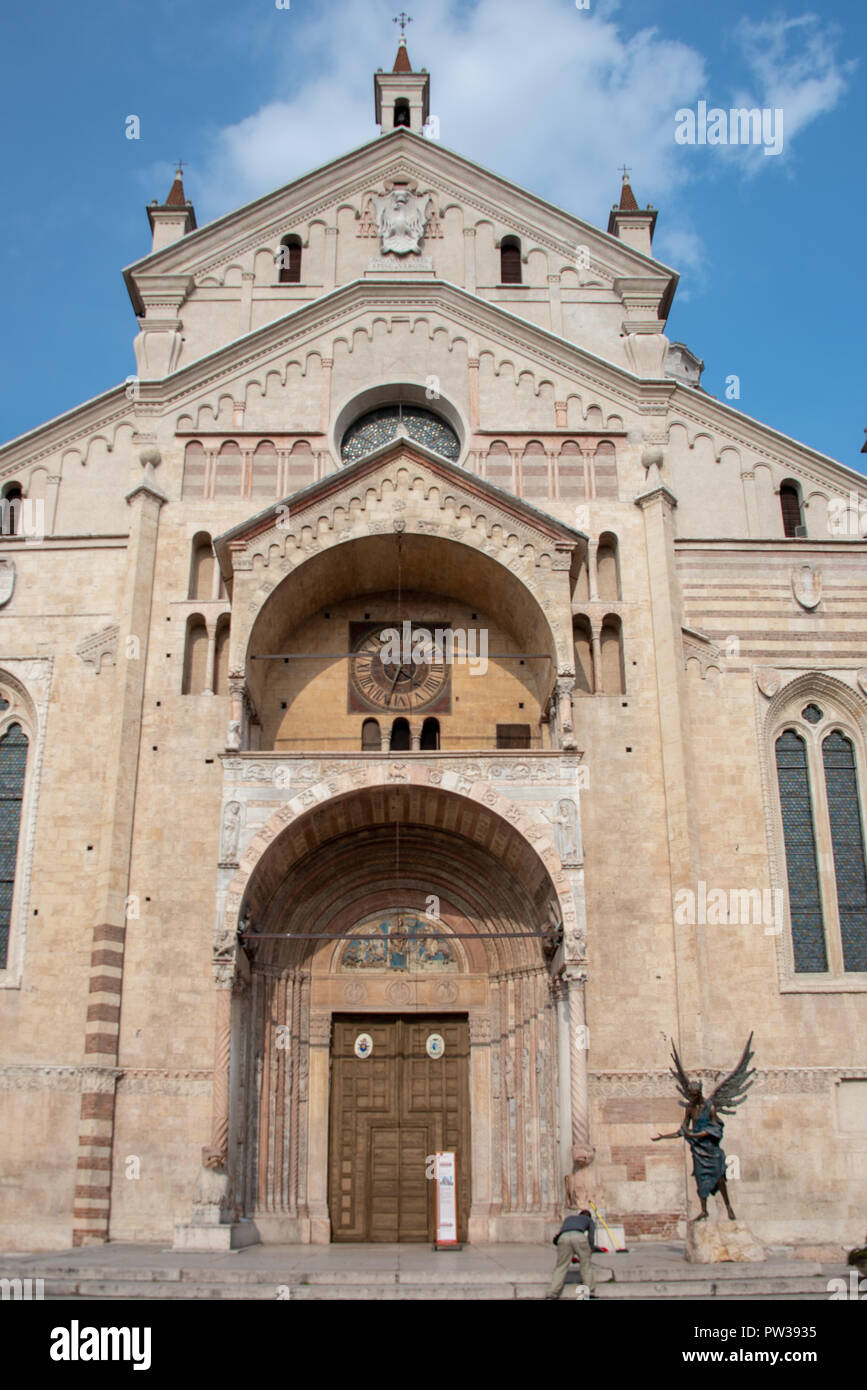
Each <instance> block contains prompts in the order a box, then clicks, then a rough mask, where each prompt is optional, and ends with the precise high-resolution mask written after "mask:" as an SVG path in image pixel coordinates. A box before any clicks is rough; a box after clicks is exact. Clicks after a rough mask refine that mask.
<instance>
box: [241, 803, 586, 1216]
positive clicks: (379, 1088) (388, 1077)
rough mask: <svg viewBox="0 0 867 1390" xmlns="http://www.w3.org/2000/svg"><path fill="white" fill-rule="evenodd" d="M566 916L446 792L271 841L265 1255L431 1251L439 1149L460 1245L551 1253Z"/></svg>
mask: <svg viewBox="0 0 867 1390" xmlns="http://www.w3.org/2000/svg"><path fill="white" fill-rule="evenodd" d="M555 901H556V893H555V890H554V886H553V883H552V880H551V878H550V875H549V873H548V871H547V869H546V867H545V865H544V863H543V862H542V860H541V859H540V858H539V856H538V854H537V853H536V851H535V850H534V849H533V847H532V846H531V845H530V844H529V843H528V841H527V840H526V839H525V838H524V837H523V836H522V834H521V833H520V831H519V830H518V829H517V828H515V827H513V826H511V825H509V824H508V823H506V822H505V821H504V820H502V819H501V817H500V816H499V815H498V814H496V813H495V812H494V811H493V810H492V809H491V807H490V806H488V805H484V804H481V803H479V802H477V801H475V800H472V799H470V798H468V797H466V796H457V795H455V794H454V793H451V792H449V791H446V790H443V789H442V788H441V787H434V786H425V787H421V786H411V785H394V786H388V785H386V786H382V785H379V786H370V787H365V788H359V789H358V790H357V791H354V792H352V793H350V794H348V795H340V796H335V797H333V798H332V799H329V800H327V801H325V802H324V803H323V804H322V805H320V806H317V807H316V808H315V809H311V811H310V813H309V814H308V815H305V816H304V817H303V820H301V821H299V823H298V824H297V825H296V826H293V827H290V828H288V829H287V830H286V831H285V832H283V833H282V834H281V835H279V836H278V837H277V838H275V839H274V840H273V841H272V842H271V844H270V845H269V847H268V849H267V850H266V852H265V853H264V854H263V855H262V857H261V859H260V860H259V862H258V864H257V867H256V869H255V871H254V872H253V873H252V875H251V877H250V880H249V887H248V891H247V893H246V894H245V907H246V911H247V912H248V913H249V916H248V917H247V921H248V924H249V926H248V931H247V932H246V934H245V950H246V953H247V955H248V958H249V963H250V983H249V987H248V988H247V990H246V992H245V994H244V996H243V998H242V999H241V1000H240V1001H239V1004H240V1007H239V1010H238V1015H237V1018H236V1048H235V1051H236V1056H237V1067H236V1084H235V1095H234V1106H233V1117H232V1131H233V1143H232V1144H230V1150H231V1151H233V1152H234V1155H235V1161H236V1164H235V1172H234V1174H233V1181H234V1187H235V1191H236V1194H237V1201H238V1205H239V1207H240V1208H241V1209H242V1210H243V1211H244V1212H245V1214H246V1215H248V1216H250V1217H252V1218H253V1219H254V1220H255V1221H256V1224H257V1227H258V1229H259V1231H260V1233H261V1235H262V1238H263V1239H265V1240H315V1241H322V1240H326V1241H327V1240H333V1239H344V1240H395V1239H398V1240H428V1239H430V1238H431V1237H432V1235H433V1230H432V1225H431V1222H432V1215H433V1205H432V1195H433V1194H432V1189H431V1185H430V1183H429V1180H428V1179H427V1178H426V1177H425V1175H424V1170H425V1167H426V1163H427V1160H428V1158H429V1155H430V1154H431V1153H433V1152H435V1151H436V1149H437V1147H438V1146H439V1147H443V1148H451V1149H454V1150H455V1151H456V1152H457V1153H458V1183H459V1199H460V1200H459V1213H460V1224H461V1229H460V1235H461V1238H462V1239H467V1238H469V1239H470V1240H472V1239H476V1240H496V1239H500V1240H508V1239H510V1238H516V1236H517V1238H519V1239H527V1238H531V1234H530V1233H532V1236H535V1237H538V1238H542V1237H543V1235H544V1232H545V1229H546V1226H547V1223H548V1222H550V1220H551V1218H552V1216H553V1215H555V1213H556V1210H557V1204H558V1202H559V1200H560V1195H561V1181H562V1174H561V1171H560V1155H559V1152H558V1142H557V1128H558V1110H559V1095H560V1077H559V1070H558V1067H559V1065H560V1064H559V1062H558V1019H557V1006H556V1000H555V994H554V987H553V983H552V980H551V977H550V973H549V960H550V953H551V950H552V949H553V946H552V940H551V934H550V926H551V920H552V905H553V904H554V903H555ZM553 915H556V913H553ZM365 1037H366V1038H367V1040H368V1041H367V1042H365V1041H364V1039H365ZM432 1037H433V1039H434V1041H433V1042H432V1043H431V1038H432ZM437 1037H438V1038H439V1039H440V1040H441V1043H442V1047H443V1051H442V1052H441V1053H440V1054H439V1055H437V1049H438V1048H439V1046H440V1043H439V1042H438V1041H437ZM359 1038H361V1039H362V1042H361V1044H359ZM357 1044H359V1045H358V1046H357ZM368 1047H369V1049H370V1050H369V1051H368ZM429 1047H432V1048H433V1050H434V1054H435V1055H431V1052H430V1050H429ZM422 1150H424V1152H422ZM395 1182H396V1183H397V1194H396V1197H395V1193H394V1184H395ZM461 1185H463V1186H461ZM389 1192H390V1193H391V1197H389ZM519 1232H520V1234H518V1233H519Z"/></svg>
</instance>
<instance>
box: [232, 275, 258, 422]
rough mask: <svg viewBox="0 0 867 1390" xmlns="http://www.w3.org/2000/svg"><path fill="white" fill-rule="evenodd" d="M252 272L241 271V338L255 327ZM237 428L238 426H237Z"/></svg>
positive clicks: (253, 277)
mask: <svg viewBox="0 0 867 1390" xmlns="http://www.w3.org/2000/svg"><path fill="white" fill-rule="evenodd" d="M254 279H255V276H254V274H253V272H252V270H242V271H241V314H240V317H241V335H240V336H241V337H243V335H244V334H245V333H249V332H250V329H251V328H252V327H253V281H254ZM236 428H237V426H236Z"/></svg>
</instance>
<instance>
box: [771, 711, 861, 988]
mask: <svg viewBox="0 0 867 1390" xmlns="http://www.w3.org/2000/svg"><path fill="white" fill-rule="evenodd" d="M799 703H800V705H801V708H800V710H797V712H794V711H793V715H794V717H792V718H790V719H789V720H787V721H786V722H787V724H788V727H786V728H784V729H783V730H782V731H781V732H780V733H779V734H778V736H777V737H776V739H775V761H776V772H777V788H778V795H779V805H780V814H781V821H782V838H783V851H784V857H785V870H786V881H787V886H788V898H789V929H790V933H791V953H792V963H793V966H794V972H795V974H796V975H814V976H819V975H826V976H828V977H829V978H833V977H835V976H836V977H845V976H851V975H852V974H855V973H857V974H867V854H865V840H864V811H863V804H862V793H861V786H862V777H861V775H860V770H859V762H860V761H861V758H862V756H863V755H862V754H861V753H860V752H859V749H860V741H859V740H858V739H857V738H856V737H854V736H851V735H850V733H849V732H847V731H846V730H845V729H841V728H840V727H839V725H840V720H839V718H838V717H837V714H836V712H835V711H834V710H833V708H831V702H829V701H826V700H823V701H822V703H821V705H819V704H818V703H816V702H812V701H811V702H808V703H803V702H799ZM796 708H797V707H796Z"/></svg>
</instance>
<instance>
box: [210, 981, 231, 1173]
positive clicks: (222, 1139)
mask: <svg viewBox="0 0 867 1390" xmlns="http://www.w3.org/2000/svg"><path fill="white" fill-rule="evenodd" d="M231 1050H232V990H231V986H229V987H228V988H223V989H218V990H217V1018H216V1025H215V1029H214V1099H213V1109H212V1112H211V1154H212V1156H213V1157H214V1158H215V1159H216V1158H219V1160H220V1164H219V1166H220V1167H221V1168H225V1166H226V1162H227V1159H228V1155H229V1058H230V1055H231Z"/></svg>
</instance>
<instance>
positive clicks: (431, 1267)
mask: <svg viewBox="0 0 867 1390" xmlns="http://www.w3.org/2000/svg"><path fill="white" fill-rule="evenodd" d="M386 1252H387V1253H386ZM552 1264H553V1261H552V1259H551V1257H550V1256H549V1255H548V1253H547V1251H540V1250H539V1249H538V1248H535V1247H531V1248H529V1249H528V1248H527V1247H524V1246H495V1247H490V1248H488V1247H485V1248H482V1247H466V1249H465V1250H463V1251H460V1252H451V1251H450V1252H447V1253H444V1254H443V1253H440V1254H435V1253H434V1252H433V1251H431V1250H430V1249H429V1247H427V1246H414V1247H407V1246H391V1247H384V1248H383V1247H380V1248H379V1249H377V1247H373V1246H364V1247H359V1246H355V1247H349V1246H327V1247H311V1246H287V1247H278V1246H264V1247H263V1246H256V1247H248V1248H246V1249H243V1250H240V1251H235V1252H231V1253H228V1252H227V1253H226V1254H220V1255H213V1254H211V1255H193V1254H184V1253H178V1252H173V1251H170V1250H161V1249H160V1248H159V1247H156V1246H115V1245H111V1244H109V1245H106V1246H99V1247H93V1246H91V1247H88V1248H85V1249H84V1250H73V1251H69V1252H63V1253H59V1254H53V1255H7V1256H5V1257H4V1256H2V1255H0V1278H4V1279H22V1280H24V1279H28V1278H31V1279H42V1280H43V1281H44V1296H45V1297H46V1298H52V1299H60V1298H81V1299H132V1300H136V1301H138V1300H142V1299H159V1300H175V1299H180V1300H185V1299H227V1300H253V1299H257V1300H266V1299H270V1300H275V1299H289V1300H294V1301H317V1302H318V1301H325V1300H340V1299H344V1300H345V1299H364V1300H371V1301H376V1300H380V1301H387V1300H388V1301H391V1300H396V1299H401V1300H462V1301H467V1300H493V1299H501V1300H502V1299H507V1300H510V1301H511V1300H516V1299H521V1300H526V1299H542V1298H544V1295H545V1293H546V1292H547V1289H548V1284H549V1280H550V1277H551V1268H552ZM594 1269H595V1271H596V1278H597V1280H598V1284H597V1295H598V1297H599V1299H600V1301H605V1302H614V1301H624V1300H627V1301H629V1300H640V1301H644V1300H672V1299H690V1300H709V1299H712V1300H718V1299H724V1300H738V1299H742V1300H765V1301H770V1300H787V1301H789V1300H798V1301H807V1300H811V1299H813V1300H819V1299H822V1300H827V1299H828V1297H829V1291H828V1280H829V1279H831V1278H834V1277H836V1278H843V1279H846V1280H847V1283H848V1272H847V1271H846V1269H845V1267H844V1266H842V1265H840V1266H831V1265H821V1264H818V1263H813V1262H808V1261H803V1260H794V1259H769V1260H767V1261H765V1262H764V1263H762V1264H749V1265H746V1264H715V1265H697V1264H687V1262H686V1260H685V1259H684V1256H683V1247H682V1246H681V1247H678V1246H677V1245H665V1246H640V1247H638V1249H637V1250H635V1251H633V1252H630V1253H629V1254H624V1255H620V1256H612V1255H609V1256H596V1258H595V1259H594ZM577 1283H578V1269H577V1266H575V1267H574V1270H573V1271H572V1272H570V1275H569V1278H568V1281H567V1285H566V1288H565V1289H564V1291H563V1295H562V1300H561V1301H566V1300H572V1299H575V1298H576V1297H577V1295H578V1290H577V1289H576V1288H575V1287H574V1286H575V1284H577ZM4 1287H5V1286H4ZM14 1287H15V1286H12V1288H13V1290H14ZM25 1287H26V1286H25ZM13 1296H14V1293H13Z"/></svg>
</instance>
